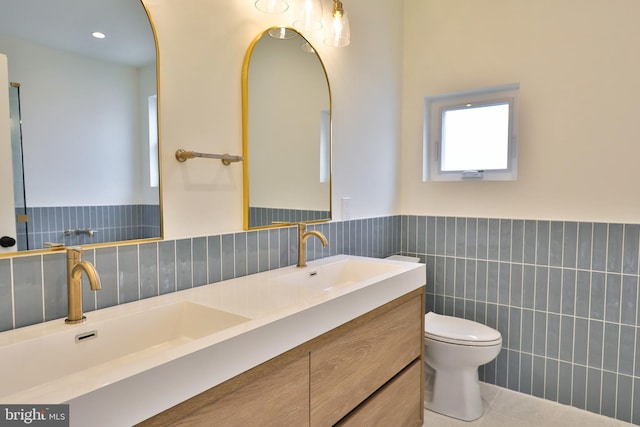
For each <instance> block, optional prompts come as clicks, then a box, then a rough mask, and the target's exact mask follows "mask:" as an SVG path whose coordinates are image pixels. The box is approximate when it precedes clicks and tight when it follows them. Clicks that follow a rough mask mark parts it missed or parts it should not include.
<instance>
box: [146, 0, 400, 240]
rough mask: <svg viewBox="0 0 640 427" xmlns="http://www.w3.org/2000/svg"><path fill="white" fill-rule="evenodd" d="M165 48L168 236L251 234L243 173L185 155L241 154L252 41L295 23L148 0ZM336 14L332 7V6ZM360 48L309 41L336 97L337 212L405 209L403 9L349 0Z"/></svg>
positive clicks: (245, 4) (191, 2) (221, 3)
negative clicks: (345, 206)
mask: <svg viewBox="0 0 640 427" xmlns="http://www.w3.org/2000/svg"><path fill="white" fill-rule="evenodd" d="M144 4H145V5H146V6H147V8H148V10H149V12H150V15H151V18H152V20H153V23H154V25H155V28H156V31H157V37H158V41H159V45H160V56H159V63H160V111H161V136H160V138H161V144H162V155H161V162H162V186H163V187H162V191H163V194H162V196H163V204H164V207H163V211H164V224H165V237H166V238H176V237H182V236H198V235H206V234H212V233H218V232H224V231H233V230H240V229H242V218H243V215H242V197H243V191H242V168H241V166H240V165H237V164H232V165H230V166H228V167H225V166H223V165H222V164H221V163H220V162H218V161H211V160H203V159H195V160H190V161H187V162H186V163H178V162H177V161H176V160H175V157H174V153H175V151H176V150H177V149H178V148H184V149H189V150H194V151H201V152H214V153H225V152H228V153H230V154H240V153H241V150H242V120H241V114H242V111H241V70H242V62H243V59H244V55H245V52H246V50H247V48H248V46H249V44H250V43H251V41H252V40H253V39H254V38H255V37H256V36H257V35H258V34H259V33H260V32H262V31H263V30H264V29H266V28H267V27H270V26H273V25H277V24H280V25H283V24H289V23H290V21H291V19H290V16H288V15H286V14H285V15H278V16H273V15H266V14H263V13H261V12H259V11H257V10H256V9H255V8H254V6H253V4H254V2H253V1H250V0H245V1H232V2H230V1H226V0H180V1H166V0H144ZM323 5H324V7H325V12H326V13H328V11H329V10H330V7H331V2H329V1H326V0H325V1H324V2H323ZM344 7H345V9H346V10H347V11H348V13H349V16H350V20H351V32H352V43H351V45H350V46H349V47H347V48H344V49H335V48H330V47H327V46H324V45H323V44H322V36H321V35H320V34H305V37H307V38H308V39H309V40H310V41H311V42H312V43H313V45H314V46H316V47H317V48H318V53H319V54H320V56H321V57H322V59H323V62H324V64H325V66H326V67H327V72H328V75H329V81H330V84H331V91H332V96H333V99H332V100H333V188H332V194H333V205H334V208H335V209H334V212H335V213H334V218H335V219H340V218H341V212H340V210H339V206H340V204H339V203H338V201H339V200H340V199H341V197H344V196H348V197H351V198H352V217H353V218H362V217H374V216H380V215H390V214H394V213H397V211H396V188H397V184H398V182H397V177H398V175H397V174H398V166H399V159H398V152H397V142H398V139H399V136H400V122H399V120H400V95H401V93H400V88H401V83H400V82H401V69H402V68H401V67H402V57H401V46H402V8H401V7H399V6H398V4H396V3H395V2H388V1H382V0H374V1H367V2H361V1H358V2H356V1H353V2H349V1H347V2H344Z"/></svg>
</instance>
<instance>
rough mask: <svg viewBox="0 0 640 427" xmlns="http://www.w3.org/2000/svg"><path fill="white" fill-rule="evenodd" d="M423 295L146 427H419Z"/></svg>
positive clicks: (199, 398)
mask: <svg viewBox="0 0 640 427" xmlns="http://www.w3.org/2000/svg"><path fill="white" fill-rule="evenodd" d="M423 330H424V293H423V290H422V289H418V290H416V291H413V292H411V293H409V294H407V295H404V296H402V297H400V298H398V299H396V300H393V301H391V302H389V303H387V304H385V305H383V306H381V307H379V308H377V309H375V310H373V311H370V312H369V313H366V314H364V315H362V316H360V317H358V318H356V319H354V320H352V321H350V322H347V323H346V324H344V325H341V326H339V327H337V328H335V329H333V330H331V331H329V332H327V333H325V334H323V335H321V336H319V337H317V338H315V339H313V340H311V341H308V342H306V343H304V344H302V345H300V346H298V347H296V348H294V349H292V350H290V351H288V352H286V353H284V354H282V355H280V356H277V357H275V358H273V359H271V360H269V361H267V362H265V363H263V364H261V365H259V366H257V367H255V368H253V369H250V370H249V371H247V372H245V373H243V374H241V375H238V376H237V377H235V378H232V379H230V380H228V381H226V382H224V383H222V384H220V385H218V386H216V387H213V388H212V389H210V390H207V391H205V392H204V393H201V394H200V395H198V396H195V397H193V398H191V399H189V400H187V401H185V402H182V403H180V404H178V405H176V406H174V407H173V408H170V409H167V410H166V411H164V412H162V413H160V414H158V415H156V416H154V417H152V418H150V419H148V420H146V421H144V422H142V423H141V424H140V425H142V426H167V425H171V426H202V425H216V426H218V425H219V426H225V427H228V426H242V427H247V426H260V427H263V426H296V427H298V426H312V427H316V426H332V425H340V426H365V425H366V426H368V427H369V426H376V425H379V426H385V427H386V426H389V425H393V426H394V427H404V426H407V427H409V426H412V427H413V426H421V425H422V423H423V414H424V410H423V408H422V405H423V403H422V402H423V393H424V392H423V382H424V381H423V371H422V370H423V362H422V357H423V335H424V334H423Z"/></svg>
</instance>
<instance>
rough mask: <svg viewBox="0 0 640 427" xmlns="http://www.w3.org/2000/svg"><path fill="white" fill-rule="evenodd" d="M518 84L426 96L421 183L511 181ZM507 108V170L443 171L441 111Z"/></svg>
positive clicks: (514, 164) (514, 166)
mask: <svg viewBox="0 0 640 427" xmlns="http://www.w3.org/2000/svg"><path fill="white" fill-rule="evenodd" d="M519 89H520V85H519V84H518V83H514V84H509V85H502V86H493V87H488V88H482V89H474V90H468V91H463V92H454V93H447V94H442V95H435V96H428V97H425V99H424V130H423V181H466V180H483V181H515V180H516V179H517V176H518V155H517V154H518V153H517V152H518V150H517V145H518V92H519ZM505 103H508V104H509V131H508V133H509V140H508V146H507V168H506V169H494V170H465V171H443V170H442V162H441V153H442V121H443V115H444V112H445V111H451V110H460V109H463V108H465V107H466V106H467V105H469V104H471V106H472V107H482V106H491V105H496V104H505Z"/></svg>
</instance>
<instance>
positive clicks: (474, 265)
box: [401, 216, 640, 424]
mask: <svg viewBox="0 0 640 427" xmlns="http://www.w3.org/2000/svg"><path fill="white" fill-rule="evenodd" d="M401 221H402V230H401V236H402V242H401V252H402V253H403V254H405V255H413V256H419V257H420V258H421V259H422V260H423V261H424V262H425V263H426V265H427V301H426V302H427V309H428V310H433V311H436V312H438V313H443V314H447V315H454V316H458V317H464V318H467V319H471V320H475V321H479V322H481V323H484V324H487V325H489V326H492V327H494V328H496V329H498V330H499V331H500V332H501V333H502V337H503V351H502V352H501V353H500V355H499V356H498V357H497V358H496V359H495V360H494V361H492V362H491V363H489V364H487V365H485V366H483V367H481V368H480V371H479V374H480V378H481V379H482V380H484V381H487V382H490V383H494V384H497V385H500V386H502V387H506V388H509V389H512V390H516V391H520V392H523V393H527V394H532V395H535V396H538V397H542V398H545V399H549V400H553V401H558V402H560V403H563V404H567V405H573V406H575V407H578V408H582V409H587V410H589V411H592V412H596V413H601V414H603V415H607V416H609V417H614V418H618V419H620V420H623V421H627V422H633V423H634V424H640V316H639V315H638V311H639V310H640V302H639V300H638V298H639V296H640V295H639V292H638V285H639V275H638V273H639V272H638V260H639V255H640V250H639V246H640V232H639V230H640V226H638V225H637V224H613V223H612V224H608V223H590V222H570V221H567V222H563V221H537V220H519V219H493V218H491V219H486V218H457V217H430V216H429V217H426V216H403V217H402V219H401Z"/></svg>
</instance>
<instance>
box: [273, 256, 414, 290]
mask: <svg viewBox="0 0 640 427" xmlns="http://www.w3.org/2000/svg"><path fill="white" fill-rule="evenodd" d="M401 269H402V266H401V265H398V264H395V263H387V262H384V261H381V260H374V259H372V260H370V261H369V260H363V259H355V258H349V259H343V260H340V261H336V262H331V263H327V264H320V265H317V266H307V267H305V268H301V269H299V270H297V271H295V272H293V273H288V274H284V275H282V276H280V277H278V279H277V280H278V281H280V282H284V283H290V284H294V285H299V286H304V287H308V288H313V289H319V290H323V291H332V290H336V289H340V288H344V287H346V286H350V285H353V284H356V283H364V282H367V281H370V280H372V279H376V280H378V279H380V276H382V275H388V274H391V273H394V272H397V271H399V270H401Z"/></svg>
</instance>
